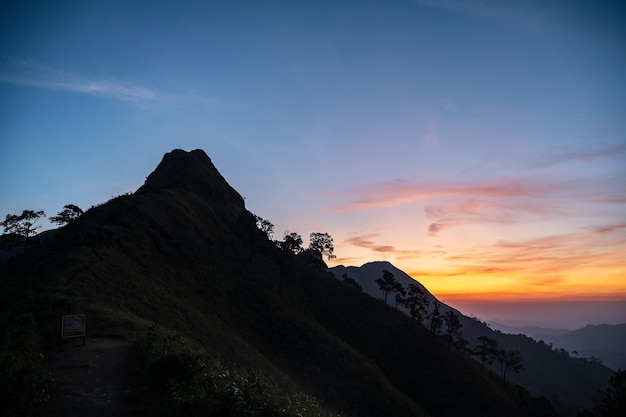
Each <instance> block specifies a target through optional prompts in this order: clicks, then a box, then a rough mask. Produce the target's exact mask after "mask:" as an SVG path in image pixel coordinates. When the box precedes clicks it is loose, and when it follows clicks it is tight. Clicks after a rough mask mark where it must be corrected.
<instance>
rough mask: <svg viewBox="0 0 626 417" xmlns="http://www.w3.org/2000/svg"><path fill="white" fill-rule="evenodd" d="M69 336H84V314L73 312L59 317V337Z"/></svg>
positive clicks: (66, 337)
mask: <svg viewBox="0 0 626 417" xmlns="http://www.w3.org/2000/svg"><path fill="white" fill-rule="evenodd" d="M70 337H83V338H84V337H85V315H84V314H74V315H71V316H63V317H62V318H61V339H68V338H70ZM83 340H84V339H83Z"/></svg>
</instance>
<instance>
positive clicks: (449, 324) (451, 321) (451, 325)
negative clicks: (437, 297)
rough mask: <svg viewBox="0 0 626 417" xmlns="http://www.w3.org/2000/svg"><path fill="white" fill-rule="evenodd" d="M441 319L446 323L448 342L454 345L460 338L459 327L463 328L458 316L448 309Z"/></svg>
mask: <svg viewBox="0 0 626 417" xmlns="http://www.w3.org/2000/svg"><path fill="white" fill-rule="evenodd" d="M443 321H444V323H445V324H446V335H447V336H448V340H449V343H450V344H454V345H456V344H457V342H459V341H460V340H461V328H463V325H462V324H461V320H459V316H458V315H457V314H456V313H455V312H454V311H452V310H448V311H446V313H445V314H444V315H443Z"/></svg>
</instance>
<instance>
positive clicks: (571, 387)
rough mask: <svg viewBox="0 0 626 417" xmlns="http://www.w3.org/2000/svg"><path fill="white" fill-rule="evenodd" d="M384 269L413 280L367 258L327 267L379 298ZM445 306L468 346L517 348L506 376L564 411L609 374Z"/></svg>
mask: <svg viewBox="0 0 626 417" xmlns="http://www.w3.org/2000/svg"><path fill="white" fill-rule="evenodd" d="M385 269H386V270H388V271H390V272H391V273H393V274H394V277H395V279H396V280H397V281H398V282H399V283H401V284H402V285H403V286H404V287H405V288H406V287H407V285H408V284H409V283H416V282H417V281H415V280H414V279H413V278H411V277H410V276H409V275H407V274H406V273H404V272H403V271H401V270H399V269H397V268H396V267H394V266H393V265H392V264H390V263H389V262H371V263H366V264H364V265H363V266H361V267H345V266H342V265H340V266H336V267H333V268H330V269H329V271H330V272H332V273H333V274H334V275H335V277H336V278H338V279H341V277H342V276H343V274H347V275H348V277H350V278H352V279H354V280H355V281H356V282H357V283H358V284H359V285H360V286H361V287H362V288H363V291H364V292H366V293H368V294H369V295H371V296H372V297H374V298H378V299H380V298H381V294H380V289H379V287H378V284H376V283H375V280H376V279H378V278H380V277H382V275H383V270H385ZM417 283H418V282H417ZM418 285H420V286H421V287H422V288H423V289H424V290H425V291H426V293H427V296H428V298H429V300H430V307H429V308H430V310H431V311H432V309H433V306H434V303H435V301H436V302H440V301H438V300H437V299H436V297H434V296H433V295H432V294H431V293H429V292H428V290H427V289H425V288H424V287H423V285H421V284H419V283H418ZM448 310H452V311H454V312H455V313H457V314H459V315H460V320H461V323H462V324H463V329H462V331H463V337H464V338H465V339H467V340H468V341H469V342H470V346H473V345H474V344H475V342H476V339H477V338H478V337H480V336H487V337H489V338H491V339H493V340H495V341H496V342H497V343H498V345H499V347H500V348H503V349H505V350H518V351H520V353H521V357H522V360H523V362H524V365H525V370H524V371H522V372H520V373H519V374H513V375H510V376H509V378H510V379H511V380H512V381H514V382H516V383H518V384H521V385H522V386H524V387H526V388H527V389H529V390H530V391H531V392H534V393H541V394H543V395H546V396H548V397H550V398H552V399H553V400H554V402H555V403H556V404H557V405H558V406H559V408H560V410H561V411H562V412H564V413H566V414H569V415H573V414H575V412H576V410H579V409H582V408H585V407H590V406H591V404H592V398H593V397H594V396H595V394H596V392H597V390H598V389H600V388H604V386H605V384H606V381H608V378H609V377H610V375H611V370H609V369H608V368H606V367H604V366H602V365H600V364H599V363H595V362H590V361H586V360H582V359H575V358H570V357H569V355H567V354H566V353H564V352H561V351H559V350H558V349H557V350H553V349H552V348H551V347H550V346H548V345H546V344H545V343H543V342H541V343H538V342H536V341H534V340H532V339H531V338H529V337H527V336H524V335H521V334H520V335H508V334H503V333H501V332H499V331H494V330H492V329H490V328H489V327H488V326H487V325H486V324H484V323H482V322H480V321H478V320H476V319H473V318H471V317H467V316H463V315H461V313H459V312H458V311H457V310H455V309H454V308H452V307H450V306H447V305H446V304H445V303H441V307H440V313H441V314H444V313H445V312H446V311H448ZM615 342H618V341H617V340H616V341H615ZM494 368H495V369H498V365H497V364H496V365H495V367H494Z"/></svg>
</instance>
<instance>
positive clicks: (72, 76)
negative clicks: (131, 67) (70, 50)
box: [0, 60, 214, 105]
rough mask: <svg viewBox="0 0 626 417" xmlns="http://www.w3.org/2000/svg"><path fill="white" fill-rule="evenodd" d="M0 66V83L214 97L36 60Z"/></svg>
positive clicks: (150, 96)
mask: <svg viewBox="0 0 626 417" xmlns="http://www.w3.org/2000/svg"><path fill="white" fill-rule="evenodd" d="M4 66H5V68H4V69H2V70H0V83H4V84H11V85H18V86H27V87H35V88H43V89H48V90H58V91H66V92H71V93H77V94H87V95H92V96H98V97H103V98H108V99H112V100H119V101H126V102H134V103H155V102H174V103H177V102H192V103H198V104H203V105H209V104H212V103H213V102H214V100H211V99H207V98H206V97H202V96H200V95H198V94H196V93H194V92H190V91H189V92H185V93H184V94H178V95H176V94H165V93H163V92H160V91H157V90H156V89H154V88H151V87H148V86H145V85H143V84H141V83H137V82H135V81H129V80H122V79H118V78H113V77H96V76H91V75H84V74H77V73H72V72H67V71H62V70H59V69H56V68H51V67H48V66H46V65H42V64H40V63H37V62H31V61H16V60H8V61H7V62H5V65H4Z"/></svg>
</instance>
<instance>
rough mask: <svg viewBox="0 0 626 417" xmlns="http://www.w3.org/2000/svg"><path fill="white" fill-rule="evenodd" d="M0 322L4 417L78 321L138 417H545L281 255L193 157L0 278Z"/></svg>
mask: <svg viewBox="0 0 626 417" xmlns="http://www.w3.org/2000/svg"><path fill="white" fill-rule="evenodd" d="M312 259H315V260H316V261H315V262H312ZM0 313H1V314H0V317H1V318H2V319H1V320H0V335H2V339H0V365H1V366H2V367H3V369H6V370H7V372H6V373H5V375H4V378H2V380H0V403H2V404H6V405H7V407H5V408H6V409H8V410H10V412H11V413H12V414H14V415H28V414H29V413H30V414H36V413H37V410H35V408H36V407H37V406H38V405H43V406H45V404H46V401H45V397H42V394H41V393H42V392H45V391H42V389H44V388H45V383H46V377H45V375H46V374H47V372H48V371H49V370H46V369H45V368H43V369H42V361H41V356H40V354H41V353H42V352H43V353H46V352H49V351H50V350H51V349H53V350H55V351H56V350H57V348H58V345H59V329H60V319H61V316H62V315H67V314H77V313H83V314H86V317H87V344H89V343H90V339H91V338H94V337H101V336H103V335H106V336H107V337H112V336H114V337H119V338H124V339H125V340H128V341H130V343H132V344H133V346H134V348H133V349H134V350H133V351H134V352H136V355H137V358H138V359H137V361H138V363H139V364H140V370H139V371H138V376H137V380H136V381H135V382H134V386H135V387H136V392H135V393H134V394H132V395H129V396H128V397H129V398H133V397H134V396H135V397H140V401H139V402H138V403H137V404H141V405H142V407H145V409H144V410H143V412H144V413H145V414H146V415H154V414H157V415H195V414H197V415H219V416H243V415H260V416H296V415H303V416H313V415H315V416H329V417H330V416H337V415H338V412H341V413H342V415H344V416H359V417H362V416H366V417H367V416H372V417H373V416H381V417H382V416H385V417H386V416H433V417H447V416H455V417H457V416H468V417H469V416H476V415H480V416H485V417H489V416H494V417H495V416H502V415H507V416H511V417H515V416H534V415H548V416H549V415H555V414H554V411H553V410H552V406H551V405H550V402H549V401H548V400H547V399H546V398H545V396H544V397H542V396H541V395H542V393H541V392H532V393H531V392H529V391H526V390H524V389H523V388H521V387H518V388H515V387H513V386H509V387H503V384H502V381H501V380H500V379H499V378H498V377H497V375H496V374H487V373H484V372H481V370H480V366H479V364H477V363H476V362H475V361H473V360H472V359H470V358H468V357H467V355H466V354H465V353H463V352H461V351H459V350H457V349H455V348H454V347H452V346H448V344H446V343H445V342H443V341H442V340H440V339H439V338H438V337H437V336H435V335H433V334H432V333H431V332H429V331H428V330H427V329H426V328H424V327H422V326H416V325H413V323H412V322H411V320H410V319H409V318H407V317H406V315H405V314H403V313H401V312H399V311H396V310H395V309H393V308H392V307H389V306H385V305H383V304H382V303H381V302H379V301H378V300H376V299H374V298H372V297H370V296H368V295H367V294H364V293H363V292H361V291H358V290H357V289H355V288H354V287H351V286H349V285H346V284H344V283H342V282H340V281H338V280H337V279H335V278H334V276H332V274H329V273H328V272H327V270H326V265H324V264H323V261H320V260H319V257H312V256H311V253H309V252H307V251H305V252H303V253H301V254H298V255H295V254H293V253H291V252H289V251H286V250H283V249H281V248H280V247H279V246H278V245H277V244H276V242H273V241H271V240H269V239H268V237H267V235H266V234H265V233H263V232H262V231H261V230H259V228H258V227H257V225H256V219H255V216H254V215H253V214H252V213H250V212H249V211H248V210H246V208H245V205H244V201H243V199H242V198H241V196H240V195H239V194H238V193H237V192H236V191H235V190H234V189H233V188H232V187H231V186H230V185H228V183H227V182H226V180H225V179H224V178H223V177H222V176H221V174H220V173H219V172H218V170H217V169H216V168H215V166H214V165H213V163H212V162H211V160H210V158H209V157H208V156H207V155H206V153H204V152H203V151H201V150H195V151H191V152H186V151H182V150H174V151H172V152H170V153H168V154H166V155H165V156H164V158H163V160H162V161H161V163H160V164H159V165H158V166H157V168H156V169H155V171H154V172H153V173H151V174H150V175H149V176H148V177H147V179H146V182H145V184H144V185H143V186H142V187H140V188H139V189H138V190H137V192H135V193H133V194H128V195H122V196H118V197H115V198H112V199H111V200H109V201H108V202H106V203H104V204H101V205H98V206H96V207H93V208H91V209H90V210H88V211H86V212H85V213H84V214H83V215H82V216H81V217H79V218H78V219H76V220H74V221H72V222H71V223H69V224H68V225H66V226H64V227H62V228H60V229H59V230H58V231H57V232H56V233H55V234H54V235H53V236H51V237H50V238H48V239H44V240H41V241H40V242H38V243H37V244H33V245H32V246H30V247H29V250H28V251H26V252H25V253H23V254H17V255H14V256H12V257H10V258H8V259H6V260H5V261H3V262H0ZM76 349H80V347H78V348H76ZM45 358H46V355H45V354H44V359H45ZM45 363H47V362H45ZM86 366H89V364H86ZM93 369H94V371H95V369H98V368H97V367H93ZM97 388H98V387H95V388H94V389H95V390H96V391H94V393H88V394H89V395H97ZM54 392H57V393H58V392H60V393H63V392H71V390H67V389H64V388H63V387H58V386H57V387H56V389H55V390H54ZM89 395H86V396H85V401H89ZM61 402H62V401H61ZM58 403H59V401H52V402H50V404H58ZM44 409H45V407H44ZM128 409H133V410H136V406H133V407H129V408H128ZM45 411H46V412H47V415H55V412H56V413H57V414H58V411H59V410H56V411H55V410H50V409H49V408H48V409H46V410H45ZM102 413H103V414H102V415H104V414H106V412H105V410H102ZM79 414H80V411H79V410H78V411H76V413H75V414H74V415H79ZM68 415H70V416H71V415H72V414H68Z"/></svg>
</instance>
